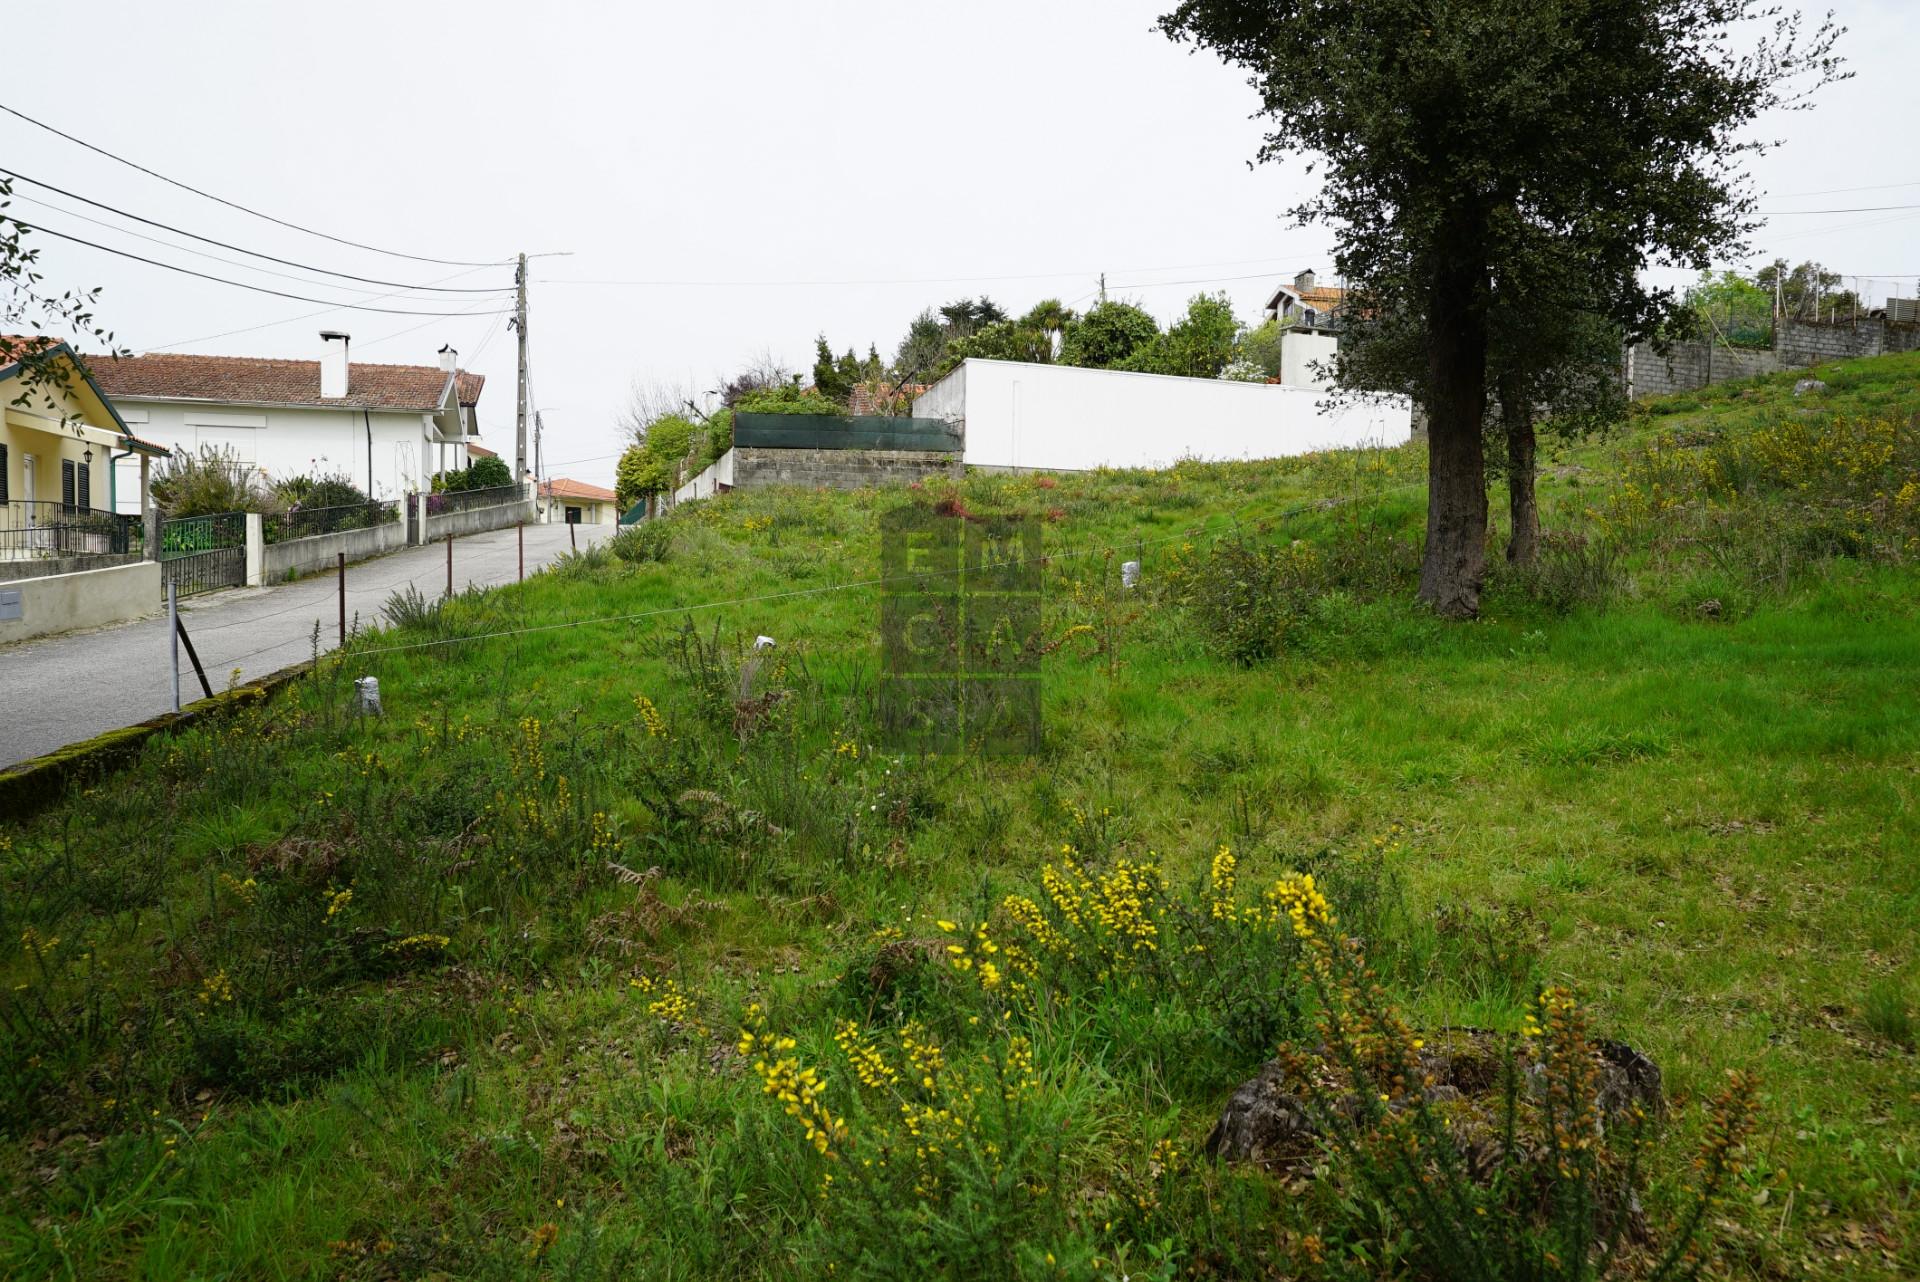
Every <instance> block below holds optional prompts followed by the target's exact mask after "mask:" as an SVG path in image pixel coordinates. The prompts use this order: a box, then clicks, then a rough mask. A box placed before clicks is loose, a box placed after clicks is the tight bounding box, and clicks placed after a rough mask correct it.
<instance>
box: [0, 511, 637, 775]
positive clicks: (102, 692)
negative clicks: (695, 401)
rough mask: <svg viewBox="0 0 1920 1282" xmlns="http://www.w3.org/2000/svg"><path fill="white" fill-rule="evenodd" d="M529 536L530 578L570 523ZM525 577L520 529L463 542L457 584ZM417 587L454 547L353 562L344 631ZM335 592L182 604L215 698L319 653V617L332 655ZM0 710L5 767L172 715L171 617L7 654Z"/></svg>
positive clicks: (329, 588)
mask: <svg viewBox="0 0 1920 1282" xmlns="http://www.w3.org/2000/svg"><path fill="white" fill-rule="evenodd" d="M574 528H575V530H577V531H578V533H579V537H580V544H581V546H582V547H585V546H586V545H587V544H588V543H590V542H595V541H598V540H600V539H604V538H606V537H607V536H608V535H610V534H611V533H612V527H611V526H605V525H581V526H575V527H574ZM526 530H527V572H528V573H529V574H531V573H532V572H533V571H534V570H536V569H539V568H540V567H541V566H544V565H545V564H546V563H547V562H549V561H551V560H553V559H554V558H555V557H558V556H560V555H561V554H562V553H564V552H565V551H566V550H567V548H568V536H567V527H566V526H564V525H529V526H527V527H526ZM516 577H518V553H517V550H516V546H515V540H514V531H513V530H511V529H506V530H491V531H488V532H487V533H485V534H470V535H468V536H467V537H465V538H462V539H455V540H454V543H453V582H454V586H455V587H456V588H464V587H466V586H467V585H468V584H478V585H480V586H482V587H492V586H495V585H497V584H501V583H512V582H513V581H514V580H515V578H516ZM409 583H411V584H413V585H414V586H415V587H417V588H418V589H419V590H420V591H421V593H422V594H424V595H425V596H427V597H429V598H432V597H437V596H439V595H440V594H441V593H442V592H444V591H446V587H447V549H446V545H445V544H443V543H435V544H432V545H431V546H428V547H419V548H405V549H403V550H401V551H399V552H394V553H391V554H390V555H387V556H383V557H378V558H376V559H374V560H371V561H362V562H359V563H358V564H354V565H349V566H348V567H347V625H348V626H349V627H351V626H353V620H354V616H355V615H356V614H358V615H359V618H360V624H361V626H362V627H365V626H367V625H368V624H369V623H371V622H373V621H374V616H375V615H376V614H377V613H379V610H380V607H381V606H383V605H385V604H386V601H387V597H388V596H389V595H391V594H392V593H394V592H397V591H399V590H400V589H402V588H404V587H405V586H406V585H407V584H409ZM338 591H339V588H338V586H337V585H336V583H335V582H334V576H333V575H332V574H331V573H328V574H323V575H318V576H315V577H313V578H309V579H303V580H301V581H300V582H297V583H284V584H281V585H280V586H278V587H271V588H229V589H227V590H225V591H222V592H209V593H207V594H205V595H204V596H196V597H189V598H187V599H186V600H184V601H182V602H181V603H180V614H181V617H182V619H183V620H184V621H185V622H186V625H187V635H188V636H190V637H192V638H193V645H194V648H195V649H196V650H197V651H199V654H200V662H201V663H202V664H204V665H205V667H206V670H207V680H208V681H209V682H211V683H212V685H213V688H214V690H215V691H216V692H218V691H220V690H222V689H224V688H225V687H226V685H227V678H228V674H230V673H231V672H232V671H233V670H234V669H235V668H238V669H240V674H241V678H242V679H243V680H245V679H248V678H253V677H260V676H265V675H266V674H268V673H270V672H277V671H278V670H280V669H281V668H284V667H287V666H289V665H291V664H295V663H298V662H300V661H301V660H303V659H307V658H311V657H312V655H313V626H314V624H315V623H316V622H317V623H319V625H320V648H321V649H322V650H331V649H333V648H334V644H335V642H336V641H337V640H338V638H339V617H340V616H339V610H340V606H339V598H338V596H337V593H338ZM180 668H181V674H180V699H181V702H183V703H191V702H192V701H193V700H195V699H198V698H200V683H199V682H198V681H197V680H196V679H195V678H194V675H193V666H192V664H190V663H189V662H188V661H187V656H186V652H185V651H184V650H182V651H181V654H180ZM0 708H4V709H6V711H5V713H4V714H3V715H0V767H4V766H9V765H12V764H14V763H15V762H18V761H24V760H26V759H27V758H29V757H37V756H40V755H41V754H42V753H47V752H52V751H54V750H55V749H56V748H63V747H65V746H66V745H67V744H70V743H77V742H79V741H80V740H82V739H91V738H92V737H93V736H94V735H97V734H101V733H103V732H105V731H108V730H115V729H118V728H119V727H121V726H128V725H132V724H134V723H135V722H138V721H145V720H147V719H148V718H149V717H156V716H159V715H160V714H161V713H163V712H170V711H172V709H173V677H172V668H171V667H170V666H169V660H168V645H167V620H166V614H165V612H164V611H162V612H161V614H160V616H159V617H158V618H153V619H146V620H143V621H141V622H139V623H123V624H121V625H119V626H118V627H112V628H97V629H95V630H93V631H90V632H74V633H68V634H65V635H63V636H57V637H45V638H42V639H40V640H36V641H23V642H21V643H20V644H18V645H14V646H7V647H4V648H0Z"/></svg>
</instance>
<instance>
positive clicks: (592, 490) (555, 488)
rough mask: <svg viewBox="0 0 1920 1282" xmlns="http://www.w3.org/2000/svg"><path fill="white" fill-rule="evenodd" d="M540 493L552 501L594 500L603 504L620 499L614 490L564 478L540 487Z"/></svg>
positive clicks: (557, 477) (555, 478) (555, 479)
mask: <svg viewBox="0 0 1920 1282" xmlns="http://www.w3.org/2000/svg"><path fill="white" fill-rule="evenodd" d="M540 493H541V494H543V495H545V496H546V497H547V498H550V499H594V500H596V501H598V502H601V503H614V502H618V499H619V496H618V495H616V494H614V492H613V491H612V490H606V489H602V488H601V487H599V486H598V485H588V484H587V483H586V482H585V481H570V480H568V479H567V478H566V477H564V476H556V477H554V478H553V479H552V480H551V481H548V482H547V483H546V484H545V485H543V486H541V487H540Z"/></svg>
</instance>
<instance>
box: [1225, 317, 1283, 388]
mask: <svg viewBox="0 0 1920 1282" xmlns="http://www.w3.org/2000/svg"><path fill="white" fill-rule="evenodd" d="M1282 328H1283V327H1282V325H1281V324H1280V322H1279V321H1278V320H1277V319H1272V318H1269V319H1267V320H1264V321H1262V322H1260V324H1258V325H1256V326H1254V327H1253V328H1252V329H1249V330H1246V331H1244V332H1242V333H1241V335H1240V341H1239V342H1238V344H1236V345H1235V348H1234V355H1235V356H1236V357H1237V358H1238V359H1240V360H1243V361H1246V362H1247V363H1249V364H1251V365H1252V366H1254V367H1255V368H1256V369H1258V370H1259V371H1260V373H1261V374H1262V375H1263V376H1264V377H1266V378H1279V377H1280V332H1281V330H1282Z"/></svg>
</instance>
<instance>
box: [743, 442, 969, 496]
mask: <svg viewBox="0 0 1920 1282" xmlns="http://www.w3.org/2000/svg"><path fill="white" fill-rule="evenodd" d="M733 454H734V459H733V484H734V488H736V489H748V488H751V487H755V486H762V485H802V486H806V487H807V488H809V489H828V490H858V489H865V488H866V487H868V486H874V485H906V484H909V483H911V482H913V481H919V480H924V479H925V478H927V477H930V476H950V477H954V478H956V479H957V478H958V477H959V476H960V474H961V470H962V467H961V463H960V457H959V455H957V454H939V453H934V452H932V451H928V450H782V449H764V448H755V447H748V446H735V447H734V451H733Z"/></svg>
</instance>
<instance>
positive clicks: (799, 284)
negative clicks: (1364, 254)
mask: <svg viewBox="0 0 1920 1282" xmlns="http://www.w3.org/2000/svg"><path fill="white" fill-rule="evenodd" d="M1286 261H1288V259H1286V258H1233V259H1228V260H1226V261H1225V262H1213V263H1176V264H1171V265H1168V266H1163V267H1123V268H1121V269H1120V270H1121V271H1128V272H1177V271H1192V270H1194V269H1196V268H1202V267H1239V266H1242V265H1244V264H1248V263H1282V262H1286ZM1092 274H1093V273H1092V272H1090V271H1058V272H1030V273H1027V274H1025V275H1019V274H1010V275H1000V276H905V277H887V278H874V279H868V280H738V279H735V280H688V279H671V280H666V279H663V280H584V279H579V278H575V277H567V276H550V277H543V278H541V279H540V280H539V281H537V282H535V283H537V284H541V285H632V286H643V287H647V288H660V287H663V286H672V285H687V286H699V287H713V286H729V285H738V286H752V287H762V288H772V287H792V288H796V289H810V288H819V287H825V286H830V285H968V284H979V283H984V282H990V281H1002V280H1009V281H1013V280H1059V279H1061V278H1063V277H1069V276H1090V275H1092ZM1256 274H1257V275H1262V276H1267V275H1272V273H1271V272H1260V273H1256ZM1223 279H1241V278H1239V277H1229V278H1223ZM1247 279H1251V278H1247ZM1166 283H1168V284H1179V283H1181V282H1178V281H1169V282H1166Z"/></svg>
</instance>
